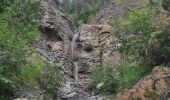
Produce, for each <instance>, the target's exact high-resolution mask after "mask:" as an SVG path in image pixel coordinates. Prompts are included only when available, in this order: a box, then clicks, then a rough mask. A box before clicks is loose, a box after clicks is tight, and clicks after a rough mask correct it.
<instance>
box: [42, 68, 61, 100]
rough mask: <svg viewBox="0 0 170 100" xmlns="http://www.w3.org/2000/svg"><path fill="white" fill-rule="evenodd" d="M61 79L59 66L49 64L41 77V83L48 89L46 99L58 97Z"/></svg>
mask: <svg viewBox="0 0 170 100" xmlns="http://www.w3.org/2000/svg"><path fill="white" fill-rule="evenodd" d="M60 81H61V79H60V75H59V70H58V66H54V65H49V66H48V67H47V68H46V70H45V71H44V74H43V76H42V78H41V85H42V87H43V88H44V89H45V90H46V95H45V98H46V99H49V97H52V98H54V99H57V97H58V90H59V87H60V83H61V82H60Z"/></svg>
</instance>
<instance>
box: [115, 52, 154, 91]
mask: <svg viewBox="0 0 170 100" xmlns="http://www.w3.org/2000/svg"><path fill="white" fill-rule="evenodd" d="M123 56H124V57H123V58H122V60H121V61H120V64H119V66H117V69H118V70H119V72H120V89H125V88H131V87H132V86H133V85H135V83H136V82H137V81H139V80H140V79H141V78H142V77H144V76H145V75H147V74H148V73H150V72H151V70H152V67H150V66H149V67H148V66H146V65H145V64H143V66H139V65H138V62H137V61H134V60H129V58H128V57H126V55H123Z"/></svg>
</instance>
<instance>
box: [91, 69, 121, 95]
mask: <svg viewBox="0 0 170 100" xmlns="http://www.w3.org/2000/svg"><path fill="white" fill-rule="evenodd" d="M90 78H91V86H92V88H93V89H94V90H95V91H96V92H97V93H102V94H113V93H116V92H117V90H118V88H119V75H118V72H117V71H116V70H115V69H114V68H113V67H111V66H100V67H97V68H96V70H95V71H94V72H93V73H92V75H91V77H90Z"/></svg>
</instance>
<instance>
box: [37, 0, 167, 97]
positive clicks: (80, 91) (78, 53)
mask: <svg viewBox="0 0 170 100" xmlns="http://www.w3.org/2000/svg"><path fill="white" fill-rule="evenodd" d="M42 4H43V8H44V16H43V20H42V23H41V25H40V26H39V29H40V31H41V33H42V36H41V39H40V40H39V42H38V44H37V49H36V51H37V52H38V53H39V54H40V55H41V56H42V57H43V58H44V59H46V60H48V62H50V63H52V64H54V65H55V66H59V69H60V74H61V76H62V77H61V78H62V81H63V83H62V86H61V88H60V90H59V96H58V100H111V99H109V98H106V97H104V96H101V95H98V94H94V92H93V91H92V90H91V87H90V85H89V83H90V80H89V75H90V74H91V73H92V72H93V70H94V69H95V68H96V66H102V65H116V64H118V62H119V59H120V55H119V53H118V51H116V50H115V49H117V48H119V46H121V45H119V44H117V45H115V44H114V45H113V43H114V41H116V40H117V38H116V37H115V36H114V35H113V33H112V32H113V30H114V27H113V26H112V20H113V17H112V16H113V15H117V16H121V14H122V12H123V11H132V8H131V7H129V6H127V5H126V4H122V5H116V4H114V3H110V4H105V5H104V6H103V7H102V8H101V10H100V11H99V14H98V15H97V17H96V18H95V20H93V21H91V22H90V23H88V24H84V25H82V26H81V27H77V26H75V23H74V21H73V19H72V18H71V17H70V16H69V15H67V14H66V13H65V12H64V10H62V8H60V7H59V5H58V3H57V2H56V1H55V0H44V1H43V3H42ZM142 6H143V5H140V6H139V5H138V3H134V5H133V9H136V8H135V7H138V8H140V7H142ZM87 45H88V46H89V49H90V50H86V48H87V47H86V46H87ZM162 70H163V69H162ZM167 70H169V69H167ZM153 76H154V75H153ZM147 77H148V78H149V79H153V78H152V76H147ZM161 79H162V78H161ZM147 81H149V80H147V79H146V82H147ZM144 82H145V81H144ZM158 82H159V81H158ZM168 82H169V81H168ZM140 83H141V82H139V85H138V86H139V89H140V88H143V87H142V86H140ZM141 84H143V82H142V83H141ZM148 84H150V83H148ZM155 84H156V83H155ZM158 85H159V84H158ZM158 87H159V86H158ZM168 87H169V86H168ZM136 88H137V86H135V87H134V89H132V90H129V91H128V93H126V92H125V96H124V93H123V94H121V96H120V97H118V100H132V98H131V95H134V96H135V97H134V100H136V99H135V98H138V96H136V95H138V94H135V91H137V90H138V89H136ZM146 88H147V89H149V88H148V87H146ZM156 88H157V87H156ZM147 89H146V90H145V89H144V90H141V91H149V93H150V90H147ZM141 91H140V90H139V92H140V93H143V92H141ZM127 94H128V95H127ZM139 95H140V94H139ZM132 97H133V96H132ZM140 100H147V99H146V98H145V97H141V98H140Z"/></svg>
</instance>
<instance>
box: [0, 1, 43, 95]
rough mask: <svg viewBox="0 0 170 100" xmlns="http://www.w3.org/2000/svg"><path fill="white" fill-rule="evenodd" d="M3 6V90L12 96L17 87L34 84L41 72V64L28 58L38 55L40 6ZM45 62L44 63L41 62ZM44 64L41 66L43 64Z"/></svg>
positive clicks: (25, 3)
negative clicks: (35, 53) (35, 47)
mask: <svg viewBox="0 0 170 100" xmlns="http://www.w3.org/2000/svg"><path fill="white" fill-rule="evenodd" d="M2 4H4V5H3V6H1V7H0V10H1V11H0V14H1V15H0V87H1V94H2V95H3V94H5V93H8V94H10V93H12V92H13V89H14V88H15V87H16V86H17V85H23V84H24V85H31V84H32V83H31V82H33V81H35V80H34V79H35V77H37V74H39V73H40V71H41V68H42V67H43V66H41V68H40V66H39V65H38V64H40V62H39V63H38V62H37V61H38V60H39V59H38V60H37V59H35V61H30V60H29V59H28V58H29V57H31V55H32V54H33V53H34V49H33V45H32V43H34V39H35V37H37V33H38V30H37V23H38V21H39V19H40V15H39V14H40V13H39V12H40V3H39V1H34V0H8V1H6V0H2ZM41 63H42V62H41ZM40 65H41V64H40ZM9 91H10V92H9Z"/></svg>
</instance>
